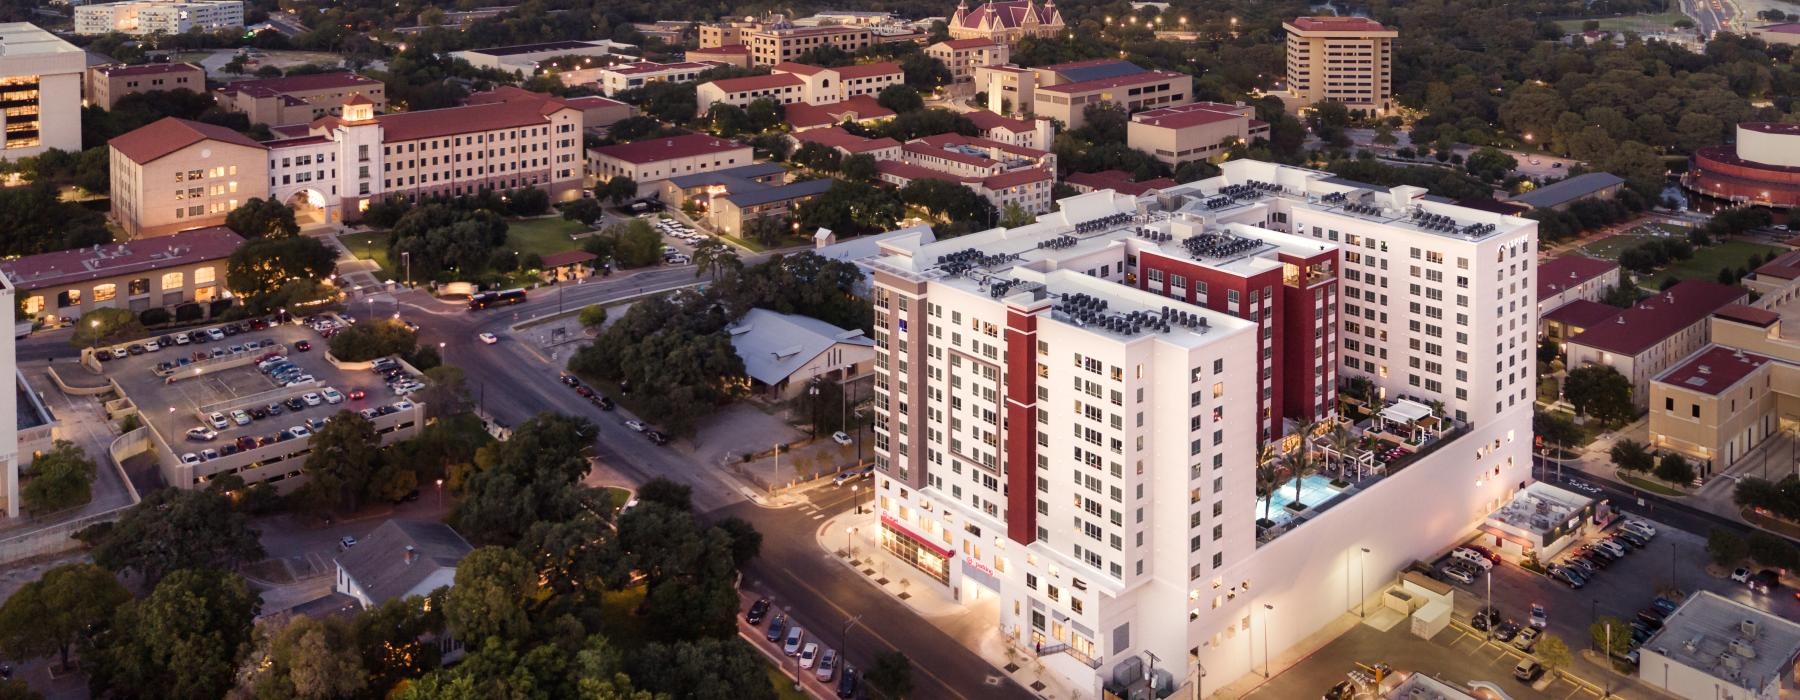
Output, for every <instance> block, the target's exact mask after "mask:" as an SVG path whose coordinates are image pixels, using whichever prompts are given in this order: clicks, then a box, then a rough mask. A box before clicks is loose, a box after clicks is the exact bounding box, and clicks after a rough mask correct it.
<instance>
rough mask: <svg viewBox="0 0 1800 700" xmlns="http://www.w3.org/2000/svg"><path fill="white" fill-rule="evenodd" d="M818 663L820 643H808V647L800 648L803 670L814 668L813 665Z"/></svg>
mask: <svg viewBox="0 0 1800 700" xmlns="http://www.w3.org/2000/svg"><path fill="white" fill-rule="evenodd" d="M818 662H819V643H818V642H807V643H806V646H804V647H801V648H800V668H802V669H808V668H812V667H813V664H816V663H818Z"/></svg>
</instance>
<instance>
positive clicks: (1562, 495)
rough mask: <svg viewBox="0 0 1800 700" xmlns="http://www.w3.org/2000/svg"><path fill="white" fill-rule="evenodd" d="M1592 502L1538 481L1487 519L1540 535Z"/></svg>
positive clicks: (1563, 522) (1562, 523) (1514, 495)
mask: <svg viewBox="0 0 1800 700" xmlns="http://www.w3.org/2000/svg"><path fill="white" fill-rule="evenodd" d="M1592 502H1593V499H1591V498H1588V497H1586V496H1582V495H1580V494H1576V493H1571V492H1569V491H1564V490H1562V489H1560V488H1557V487H1555V486H1551V485H1549V484H1546V483H1544V482H1542V481H1534V482H1532V483H1531V484H1530V485H1528V486H1526V487H1525V488H1524V489H1521V490H1520V491H1519V492H1518V493H1516V494H1513V497H1512V500H1510V501H1507V502H1506V505H1503V506H1500V509H1499V510H1496V511H1494V512H1493V514H1491V515H1489V516H1488V518H1489V519H1491V520H1497V521H1500V522H1502V523H1505V524H1507V525H1511V526H1513V527H1516V528H1519V529H1520V530H1524V531H1526V532H1530V533H1534V534H1538V535H1543V534H1546V533H1548V532H1550V531H1551V530H1553V529H1555V528H1556V527H1557V526H1559V525H1566V524H1568V521H1569V519H1570V518H1573V517H1575V514H1576V513H1578V512H1580V511H1581V509H1582V508H1586V507H1587V505H1588V504H1589V503H1592Z"/></svg>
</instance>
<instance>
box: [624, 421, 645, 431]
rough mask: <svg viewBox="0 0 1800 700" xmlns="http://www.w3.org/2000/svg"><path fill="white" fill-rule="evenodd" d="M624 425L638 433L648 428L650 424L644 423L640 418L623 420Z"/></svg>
mask: <svg viewBox="0 0 1800 700" xmlns="http://www.w3.org/2000/svg"><path fill="white" fill-rule="evenodd" d="M625 427H627V428H630V429H632V430H635V431H637V432H640V433H641V432H644V431H646V430H649V429H650V426H647V425H644V422H643V421H640V420H628V421H625Z"/></svg>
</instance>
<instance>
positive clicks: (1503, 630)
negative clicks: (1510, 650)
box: [1494, 620, 1519, 642]
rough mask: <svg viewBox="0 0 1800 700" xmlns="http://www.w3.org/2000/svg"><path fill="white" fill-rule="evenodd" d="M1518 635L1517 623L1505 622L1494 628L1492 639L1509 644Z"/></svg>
mask: <svg viewBox="0 0 1800 700" xmlns="http://www.w3.org/2000/svg"><path fill="white" fill-rule="evenodd" d="M1518 634H1519V623H1516V622H1513V621H1512V620H1507V621H1505V622H1502V623H1500V624H1499V625H1497V626H1495V627H1494V639H1497V640H1500V641H1502V642H1510V641H1512V638H1513V637H1515V636H1517V635H1518Z"/></svg>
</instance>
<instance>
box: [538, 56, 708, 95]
mask: <svg viewBox="0 0 1800 700" xmlns="http://www.w3.org/2000/svg"><path fill="white" fill-rule="evenodd" d="M723 65H725V64H723V63H715V62H712V61H694V62H682V63H656V62H653V61H639V62H637V63H627V64H624V65H618V66H611V67H607V68H601V69H599V72H598V80H596V81H595V82H598V83H600V89H601V90H602V91H603V92H605V93H606V96H607V97H612V96H615V95H617V94H619V93H621V92H624V91H626V90H630V89H633V88H641V87H643V86H645V85H649V84H650V83H691V82H694V79H695V78H698V77H700V74H701V73H705V72H706V71H709V70H712V69H714V68H718V67H721V66H723ZM565 82H566V81H565Z"/></svg>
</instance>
